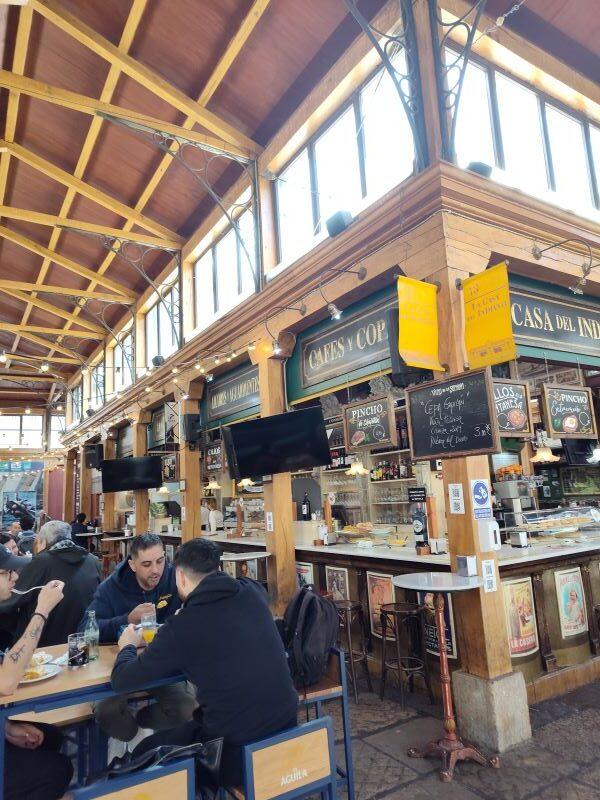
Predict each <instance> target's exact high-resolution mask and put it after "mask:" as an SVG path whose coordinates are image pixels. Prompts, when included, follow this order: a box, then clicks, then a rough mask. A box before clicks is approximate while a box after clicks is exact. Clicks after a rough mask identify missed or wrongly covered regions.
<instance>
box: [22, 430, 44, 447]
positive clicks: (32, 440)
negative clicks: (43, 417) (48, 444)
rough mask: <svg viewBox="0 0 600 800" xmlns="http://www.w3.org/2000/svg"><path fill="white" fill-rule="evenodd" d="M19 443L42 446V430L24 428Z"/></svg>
mask: <svg viewBox="0 0 600 800" xmlns="http://www.w3.org/2000/svg"><path fill="white" fill-rule="evenodd" d="M21 444H22V446H23V447H41V446H42V431H41V430H39V431H29V430H27V431H26V430H24V431H23V434H22V436H21Z"/></svg>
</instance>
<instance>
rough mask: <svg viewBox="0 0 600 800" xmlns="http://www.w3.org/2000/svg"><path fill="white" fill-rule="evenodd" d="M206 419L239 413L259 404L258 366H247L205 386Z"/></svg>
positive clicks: (221, 417) (211, 420) (212, 419)
mask: <svg viewBox="0 0 600 800" xmlns="http://www.w3.org/2000/svg"><path fill="white" fill-rule="evenodd" d="M206 401H207V405H206V408H207V412H206V414H207V421H208V422H213V421H214V420H216V419H223V417H228V416H230V415H231V414H240V413H241V412H243V411H247V410H249V409H251V408H256V407H257V406H258V405H260V398H259V393H258V367H255V366H249V367H248V368H247V369H244V370H242V371H241V372H236V373H235V374H234V375H231V376H225V377H224V378H223V379H222V380H215V381H213V382H212V383H209V384H208V385H207V387H206Z"/></svg>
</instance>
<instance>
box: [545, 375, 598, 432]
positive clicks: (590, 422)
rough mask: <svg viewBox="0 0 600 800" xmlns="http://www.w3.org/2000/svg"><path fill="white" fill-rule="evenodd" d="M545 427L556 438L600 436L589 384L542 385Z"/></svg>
mask: <svg viewBox="0 0 600 800" xmlns="http://www.w3.org/2000/svg"><path fill="white" fill-rule="evenodd" d="M542 392H543V397H544V410H545V421H546V429H547V431H548V434H549V435H550V436H554V437H556V438H557V439H597V438H598V434H597V432H596V420H595V418H594V404H593V400H592V390H591V389H590V388H589V387H587V386H554V385H550V384H544V385H543V386H542Z"/></svg>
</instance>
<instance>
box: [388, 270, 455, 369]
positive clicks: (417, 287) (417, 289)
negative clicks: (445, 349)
mask: <svg viewBox="0 0 600 800" xmlns="http://www.w3.org/2000/svg"><path fill="white" fill-rule="evenodd" d="M437 292H438V289H437V286H435V285H434V284H432V283H425V281H417V280H415V279H414V278H405V277H404V276H402V275H401V276H400V277H399V278H398V352H399V353H400V355H401V356H402V358H403V359H404V362H405V363H406V364H407V365H408V366H409V367H419V368H420V369H431V370H435V371H437V372H443V371H444V367H443V366H442V365H441V364H440V357H439V346H438V345H439V342H438V339H439V332H438V312H437Z"/></svg>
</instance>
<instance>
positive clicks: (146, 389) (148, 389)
mask: <svg viewBox="0 0 600 800" xmlns="http://www.w3.org/2000/svg"><path fill="white" fill-rule="evenodd" d="M144 391H145V392H151V391H152V389H151V388H150V386H146V388H145V389H144Z"/></svg>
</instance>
